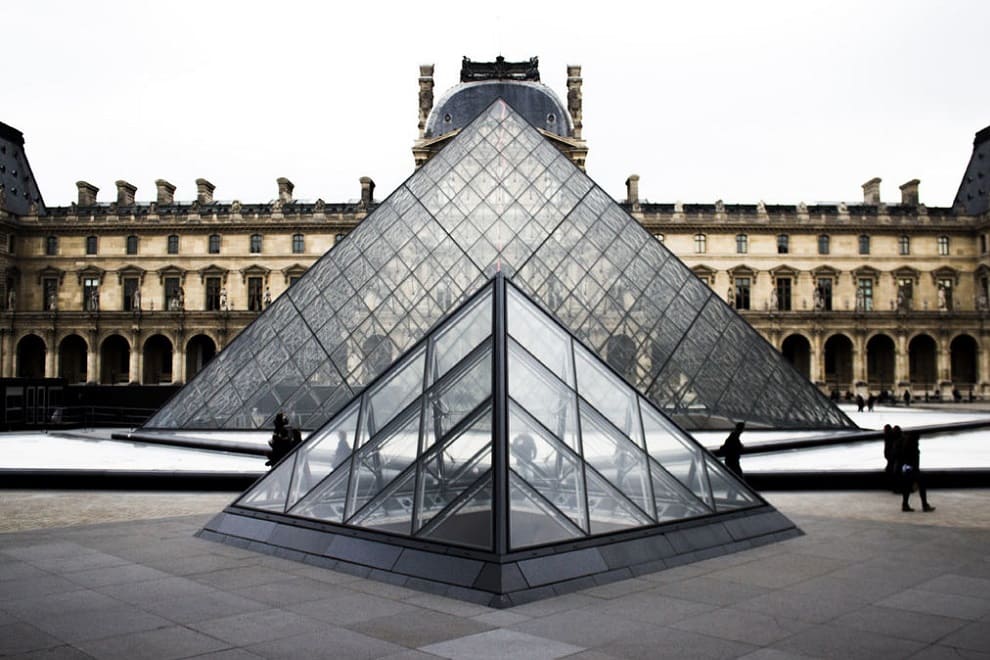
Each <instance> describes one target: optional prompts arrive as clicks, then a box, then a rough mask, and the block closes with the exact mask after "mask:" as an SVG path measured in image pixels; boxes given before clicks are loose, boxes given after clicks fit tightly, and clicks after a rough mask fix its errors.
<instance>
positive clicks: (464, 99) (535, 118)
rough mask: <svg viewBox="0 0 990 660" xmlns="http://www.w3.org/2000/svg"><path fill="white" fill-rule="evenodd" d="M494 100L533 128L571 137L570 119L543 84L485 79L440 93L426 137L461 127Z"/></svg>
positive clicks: (430, 118) (571, 126)
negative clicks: (513, 111) (502, 103)
mask: <svg viewBox="0 0 990 660" xmlns="http://www.w3.org/2000/svg"><path fill="white" fill-rule="evenodd" d="M498 98H502V99H504V100H505V101H506V103H508V104H509V105H510V106H512V108H513V109H514V110H515V111H516V112H518V113H519V114H520V115H522V116H523V117H524V118H525V119H526V120H527V121H528V122H529V123H531V124H532V125H533V126H535V127H536V128H540V129H543V130H545V131H549V132H550V133H555V134H557V135H560V136H563V137H569V136H570V135H571V131H572V129H573V125H572V122H571V116H570V115H569V114H568V113H567V108H566V106H564V104H563V103H561V102H560V99H559V98H557V95H556V94H554V93H553V90H551V89H550V88H549V87H547V86H546V85H544V84H542V83H538V82H529V81H517V80H485V81H481V82H469V83H461V84H460V85H457V86H456V87H453V88H452V89H450V90H449V91H448V92H447V93H446V94H444V95H443V97H442V98H441V99H440V101H439V102H438V103H437V104H436V105H435V106H433V110H432V111H431V112H430V116H429V118H428V119H427V120H426V137H427V138H432V137H439V136H441V135H444V134H446V133H450V132H451V131H455V130H457V129H460V128H463V127H465V126H466V125H468V124H469V123H470V122H471V120H472V119H474V118H475V117H477V116H478V114H480V113H481V111H482V110H484V109H485V108H487V107H488V106H489V105H491V104H492V102H493V101H495V99H498Z"/></svg>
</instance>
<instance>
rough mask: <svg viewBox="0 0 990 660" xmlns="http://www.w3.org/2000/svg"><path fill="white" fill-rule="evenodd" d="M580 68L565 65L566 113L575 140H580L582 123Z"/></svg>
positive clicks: (576, 65)
mask: <svg viewBox="0 0 990 660" xmlns="http://www.w3.org/2000/svg"><path fill="white" fill-rule="evenodd" d="M582 82H583V80H582V78H581V66H580V65H578V64H568V65H567V112H568V113H570V115H571V120H572V121H573V122H574V135H573V136H572V137H573V138H574V139H576V140H580V139H581V127H582V126H583V125H584V122H582V120H581V83H582Z"/></svg>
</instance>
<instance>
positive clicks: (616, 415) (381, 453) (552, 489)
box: [234, 276, 764, 552]
mask: <svg viewBox="0 0 990 660" xmlns="http://www.w3.org/2000/svg"><path fill="white" fill-rule="evenodd" d="M763 505H764V502H763V501H762V500H761V499H760V498H759V497H758V496H757V495H755V494H754V493H753V492H752V491H750V490H749V488H747V487H746V486H745V485H744V484H743V483H741V482H740V481H739V480H737V479H736V477H735V476H733V475H732V474H731V473H729V472H728V471H726V470H725V469H724V468H722V467H721V464H720V463H719V462H718V461H716V460H714V459H713V458H712V457H711V456H710V455H709V454H708V453H707V452H706V451H705V450H704V449H703V448H702V447H701V446H700V445H698V444H697V443H696V442H695V441H694V440H693V439H692V438H691V437H690V436H689V435H687V434H686V433H685V432H684V431H682V430H681V429H680V428H679V427H678V426H677V425H676V424H674V423H673V422H672V421H671V420H670V419H668V418H667V417H666V416H665V415H664V414H663V413H662V412H661V411H660V410H658V409H657V408H656V407H655V406H653V405H652V404H651V403H650V402H649V401H648V400H647V399H645V398H644V397H643V396H641V395H639V394H637V393H636V391H635V390H634V389H633V388H632V387H630V386H629V385H628V384H626V383H625V382H623V381H622V379H621V378H619V377H618V375H617V374H615V372H614V371H613V370H612V369H611V368H609V367H608V366H606V365H605V364H603V363H602V361H601V360H599V359H598V358H597V357H596V356H595V355H594V354H593V353H591V352H590V351H589V350H588V349H587V348H585V347H584V346H583V345H582V344H581V343H580V342H578V341H576V340H575V339H574V338H573V337H572V335H571V334H570V333H568V332H567V331H566V330H565V329H564V328H563V327H561V326H560V325H559V324H558V323H557V322H556V321H554V320H553V319H552V318H551V317H550V316H549V315H548V314H547V313H546V312H545V311H543V310H542V309H540V308H539V307H538V306H537V305H536V304H534V303H533V302H531V301H530V300H529V299H528V298H527V296H526V295H525V294H523V293H522V292H521V291H520V290H519V289H517V288H516V287H514V286H513V285H511V284H506V283H505V279H504V278H502V277H500V276H499V277H497V278H496V279H495V280H494V281H493V282H491V283H489V284H487V285H485V286H484V287H483V289H482V290H481V291H480V292H478V293H477V294H476V295H474V296H473V297H472V298H471V299H470V300H469V301H468V302H467V303H466V304H464V305H463V306H462V307H461V308H460V309H458V310H457V311H456V312H455V313H454V314H452V315H451V317H450V318H449V319H447V320H445V321H444V322H443V323H442V324H440V325H439V326H438V327H437V328H436V329H435V330H432V331H431V332H430V333H429V334H428V335H427V337H426V338H425V339H424V340H423V341H421V342H419V343H417V344H416V345H415V346H414V347H413V348H412V349H411V350H410V351H409V352H408V353H407V354H406V355H404V356H403V357H402V358H401V359H400V360H398V361H397V362H396V363H395V364H394V365H393V366H391V367H390V368H389V369H388V370H387V371H385V372H384V373H383V374H381V375H380V376H379V377H378V378H377V379H375V381H374V382H373V383H370V384H369V386H368V387H367V388H366V389H365V390H364V392H363V393H362V394H361V395H359V396H358V397H357V398H356V399H355V400H354V401H352V402H350V403H348V404H347V405H346V406H344V408H343V410H342V411H341V412H340V413H338V414H337V415H335V416H334V417H333V418H332V419H331V420H330V421H329V422H328V423H327V424H325V425H324V426H323V427H321V428H320V429H318V430H317V431H316V432H314V433H313V434H312V435H311V436H310V437H309V438H308V439H307V440H306V442H305V443H304V444H302V445H301V446H300V447H299V448H298V449H297V450H296V451H295V452H294V453H293V454H291V455H290V456H288V457H286V459H285V460H283V461H282V462H281V463H280V464H279V465H278V466H276V467H275V468H274V469H273V470H272V471H271V472H270V473H269V474H267V475H266V476H265V477H263V478H261V479H260V480H259V481H258V482H257V483H256V484H255V485H254V486H252V488H251V489H250V490H249V491H248V492H247V493H245V494H244V495H243V496H242V497H241V498H240V499H239V500H238V501H237V502H236V504H235V507H234V508H237V507H243V508H247V509H256V510H260V511H264V512H268V513H274V514H283V515H286V516H291V517H293V518H301V519H308V520H312V521H318V522H321V523H335V524H344V525H348V526H350V527H357V528H362V529H365V530H373V531H377V532H387V533H390V534H398V535H402V536H407V537H409V536H411V537H414V538H418V539H422V540H425V541H435V542H441V543H444V544H450V545H456V546H462V547H465V548H471V549H476V550H481V551H488V552H512V551H515V550H521V549H526V548H531V547H534V546H544V545H547V544H554V543H560V542H571V541H575V540H579V539H584V538H587V537H591V536H596V535H600V534H607V533H612V532H619V531H625V530H630V529H635V528H645V527H651V526H657V525H659V524H663V523H669V522H674V521H683V520H687V519H691V518H698V517H702V516H711V515H713V514H717V513H722V512H726V511H733V510H737V509H745V508H752V507H760V506H763Z"/></svg>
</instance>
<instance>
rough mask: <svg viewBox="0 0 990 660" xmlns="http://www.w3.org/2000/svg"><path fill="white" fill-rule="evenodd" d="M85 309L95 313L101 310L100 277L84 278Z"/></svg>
mask: <svg viewBox="0 0 990 660" xmlns="http://www.w3.org/2000/svg"><path fill="white" fill-rule="evenodd" d="M83 309H85V310H86V311H88V312H95V311H98V310H99V309H100V279H99V278H98V277H85V278H83Z"/></svg>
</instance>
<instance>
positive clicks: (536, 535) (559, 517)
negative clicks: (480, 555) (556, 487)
mask: <svg viewBox="0 0 990 660" xmlns="http://www.w3.org/2000/svg"><path fill="white" fill-rule="evenodd" d="M583 536H584V532H582V531H581V529H579V528H578V527H575V526H574V523H572V522H570V520H569V519H568V518H567V516H565V515H564V514H562V513H561V512H560V511H557V510H556V509H555V508H554V507H553V506H552V505H551V504H550V503H549V502H547V501H546V500H544V499H543V498H542V497H540V496H539V494H537V492H536V491H535V490H533V489H532V488H530V487H529V486H528V485H527V484H526V482H525V481H524V480H523V479H521V478H520V477H519V476H518V475H517V474H516V473H515V472H512V471H511V470H510V471H509V541H510V545H511V546H512V548H513V549H514V550H515V549H519V548H526V547H529V546H532V545H542V544H544V543H553V542H554V541H566V540H567V539H574V538H581V537H583Z"/></svg>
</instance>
